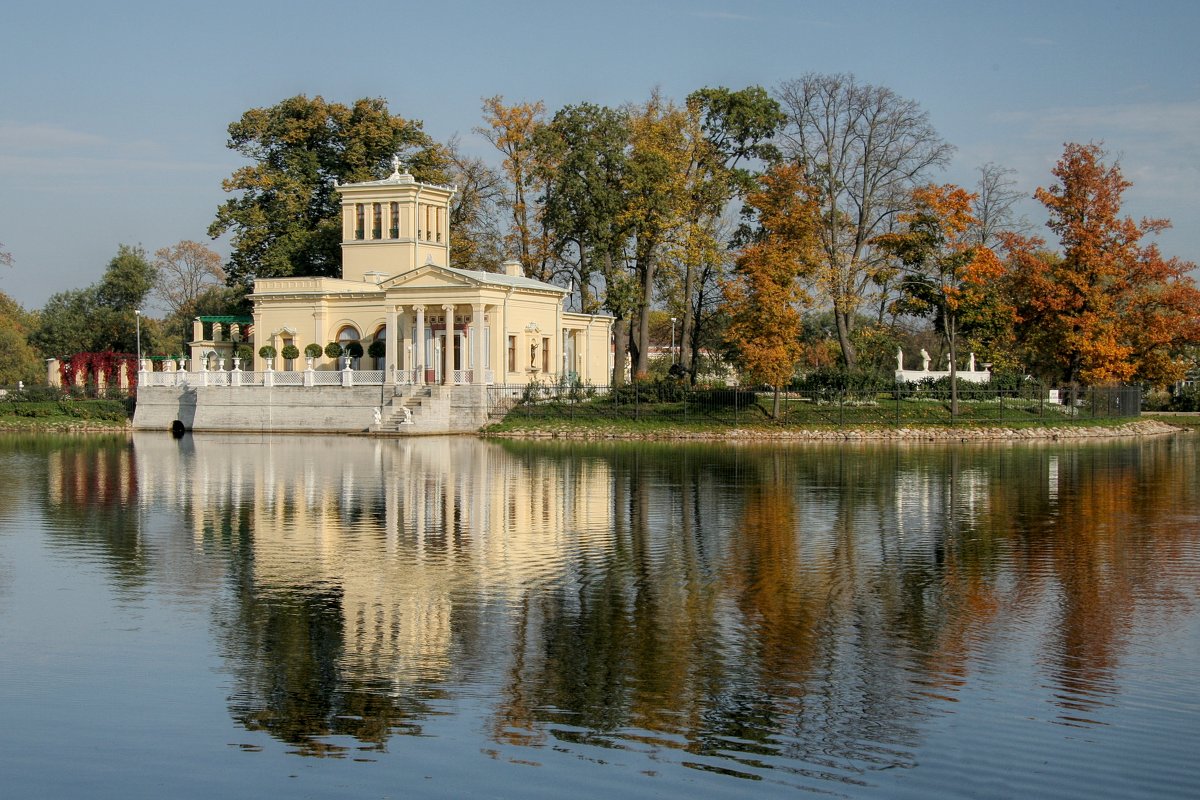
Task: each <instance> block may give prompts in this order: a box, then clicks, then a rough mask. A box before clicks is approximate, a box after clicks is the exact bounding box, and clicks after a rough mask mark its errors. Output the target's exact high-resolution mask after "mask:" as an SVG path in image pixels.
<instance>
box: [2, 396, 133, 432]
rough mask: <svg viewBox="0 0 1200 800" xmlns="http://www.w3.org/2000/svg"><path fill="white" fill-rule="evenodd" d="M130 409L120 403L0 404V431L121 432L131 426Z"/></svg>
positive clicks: (67, 401)
mask: <svg viewBox="0 0 1200 800" xmlns="http://www.w3.org/2000/svg"><path fill="white" fill-rule="evenodd" d="M129 409H130V406H127V405H126V404H125V403H124V402H123V401H120V400H90V399H89V400H35V401H26V400H21V401H11V400H5V401H0V430H4V431H72V430H80V429H88V430H120V429H123V428H125V427H127V426H128V425H129V419H130V410H129Z"/></svg>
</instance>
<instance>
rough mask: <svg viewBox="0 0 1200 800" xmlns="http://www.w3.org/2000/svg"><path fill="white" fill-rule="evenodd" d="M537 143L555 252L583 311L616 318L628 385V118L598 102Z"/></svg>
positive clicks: (631, 294) (617, 370) (620, 370)
mask: <svg viewBox="0 0 1200 800" xmlns="http://www.w3.org/2000/svg"><path fill="white" fill-rule="evenodd" d="M535 138H536V147H537V158H536V160H535V163H536V169H537V170H538V174H537V180H538V181H539V182H540V183H541V185H543V186H544V187H545V197H544V202H543V216H544V221H545V225H546V228H547V230H548V231H549V242H550V249H551V251H552V252H553V253H554V254H555V257H556V258H557V259H558V260H559V261H560V263H562V264H564V266H565V269H566V271H567V272H568V273H569V274H570V275H571V276H572V280H574V282H575V285H576V286H577V287H578V289H579V301H580V309H581V310H582V311H584V312H588V313H592V312H595V311H598V310H599V309H600V307H603V308H605V309H606V310H607V311H609V312H610V313H612V314H613V316H614V317H616V322H615V324H614V326H613V335H614V337H615V342H616V358H615V361H614V368H613V379H612V380H613V385H620V384H621V383H623V382H624V374H625V372H624V364H625V358H626V355H627V354H628V352H629V319H630V316H631V314H632V312H633V309H634V308H635V307H636V291H635V290H636V283H634V282H632V281H631V280H630V278H629V276H628V274H627V272H626V268H625V263H624V256H623V252H622V247H623V240H624V230H623V228H622V226H621V215H622V213H623V212H624V210H625V194H624V183H623V182H624V180H625V172H626V169H627V166H628V157H627V152H626V149H627V146H628V142H629V126H628V124H627V120H626V116H625V115H624V114H622V113H621V112H620V111H617V110H614V109H611V108H606V107H603V106H597V105H593V104H591V103H584V104H582V105H578V106H567V107H565V108H563V109H562V110H560V111H559V112H558V113H557V114H555V115H554V118H553V119H552V120H551V121H550V123H549V124H547V125H545V126H543V127H541V128H539V129H538V131H537V133H536V137H535ZM564 282H565V281H564ZM596 284H600V285H602V286H603V289H602V293H600V294H597V292H596Z"/></svg>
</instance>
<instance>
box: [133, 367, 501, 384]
mask: <svg viewBox="0 0 1200 800" xmlns="http://www.w3.org/2000/svg"><path fill="white" fill-rule="evenodd" d="M421 372H422V370H416V369H396V370H393V371H392V375H391V377H392V380H391V381H388V380H386V378H387V377H388V372H387V371H386V370H380V369H349V368H347V369H341V370H313V369H306V370H285V371H276V370H270V369H268V370H262V371H251V370H243V369H238V368H234V369H232V370H228V371H226V370H220V369H217V370H208V369H202V370H199V371H196V372H189V371H186V370H178V369H177V370H166V371H163V372H152V371H149V370H142V371H141V372H139V373H138V385H139V386H276V387H282V386H298V387H305V386H382V385H385V384H387V383H391V384H394V385H396V386H419V385H421V384H425V385H442V384H443V381H442V380H441V377H440V376H436V375H435V374H434V373H433V370H425V371H424V372H425V375H424V378H425V380H424V381H422V380H421V377H422V375H421ZM474 379H475V370H473V369H456V370H452V371H451V373H450V381H449V385H452V386H470V385H472V384H473V383H474ZM494 382H495V375H494V373H493V371H492V370H490V369H485V370H484V371H483V383H484V384H487V385H490V384H492V383H494Z"/></svg>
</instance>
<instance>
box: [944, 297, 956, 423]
mask: <svg viewBox="0 0 1200 800" xmlns="http://www.w3.org/2000/svg"><path fill="white" fill-rule="evenodd" d="M957 334H958V331H957V330H955V324H954V315H953V314H949V313H948V314H946V345H947V347H948V348H949V350H950V416H951V417H953V418H955V419H957V418H958V335H957Z"/></svg>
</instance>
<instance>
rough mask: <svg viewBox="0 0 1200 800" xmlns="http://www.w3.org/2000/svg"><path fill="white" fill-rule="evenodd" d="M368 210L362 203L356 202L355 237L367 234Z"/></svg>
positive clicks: (360, 237) (359, 237) (358, 237)
mask: <svg viewBox="0 0 1200 800" xmlns="http://www.w3.org/2000/svg"><path fill="white" fill-rule="evenodd" d="M366 225H367V211H366V209H365V208H363V204H362V203H355V204H354V238H355V239H362V238H363V237H364V236H365V235H366Z"/></svg>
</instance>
